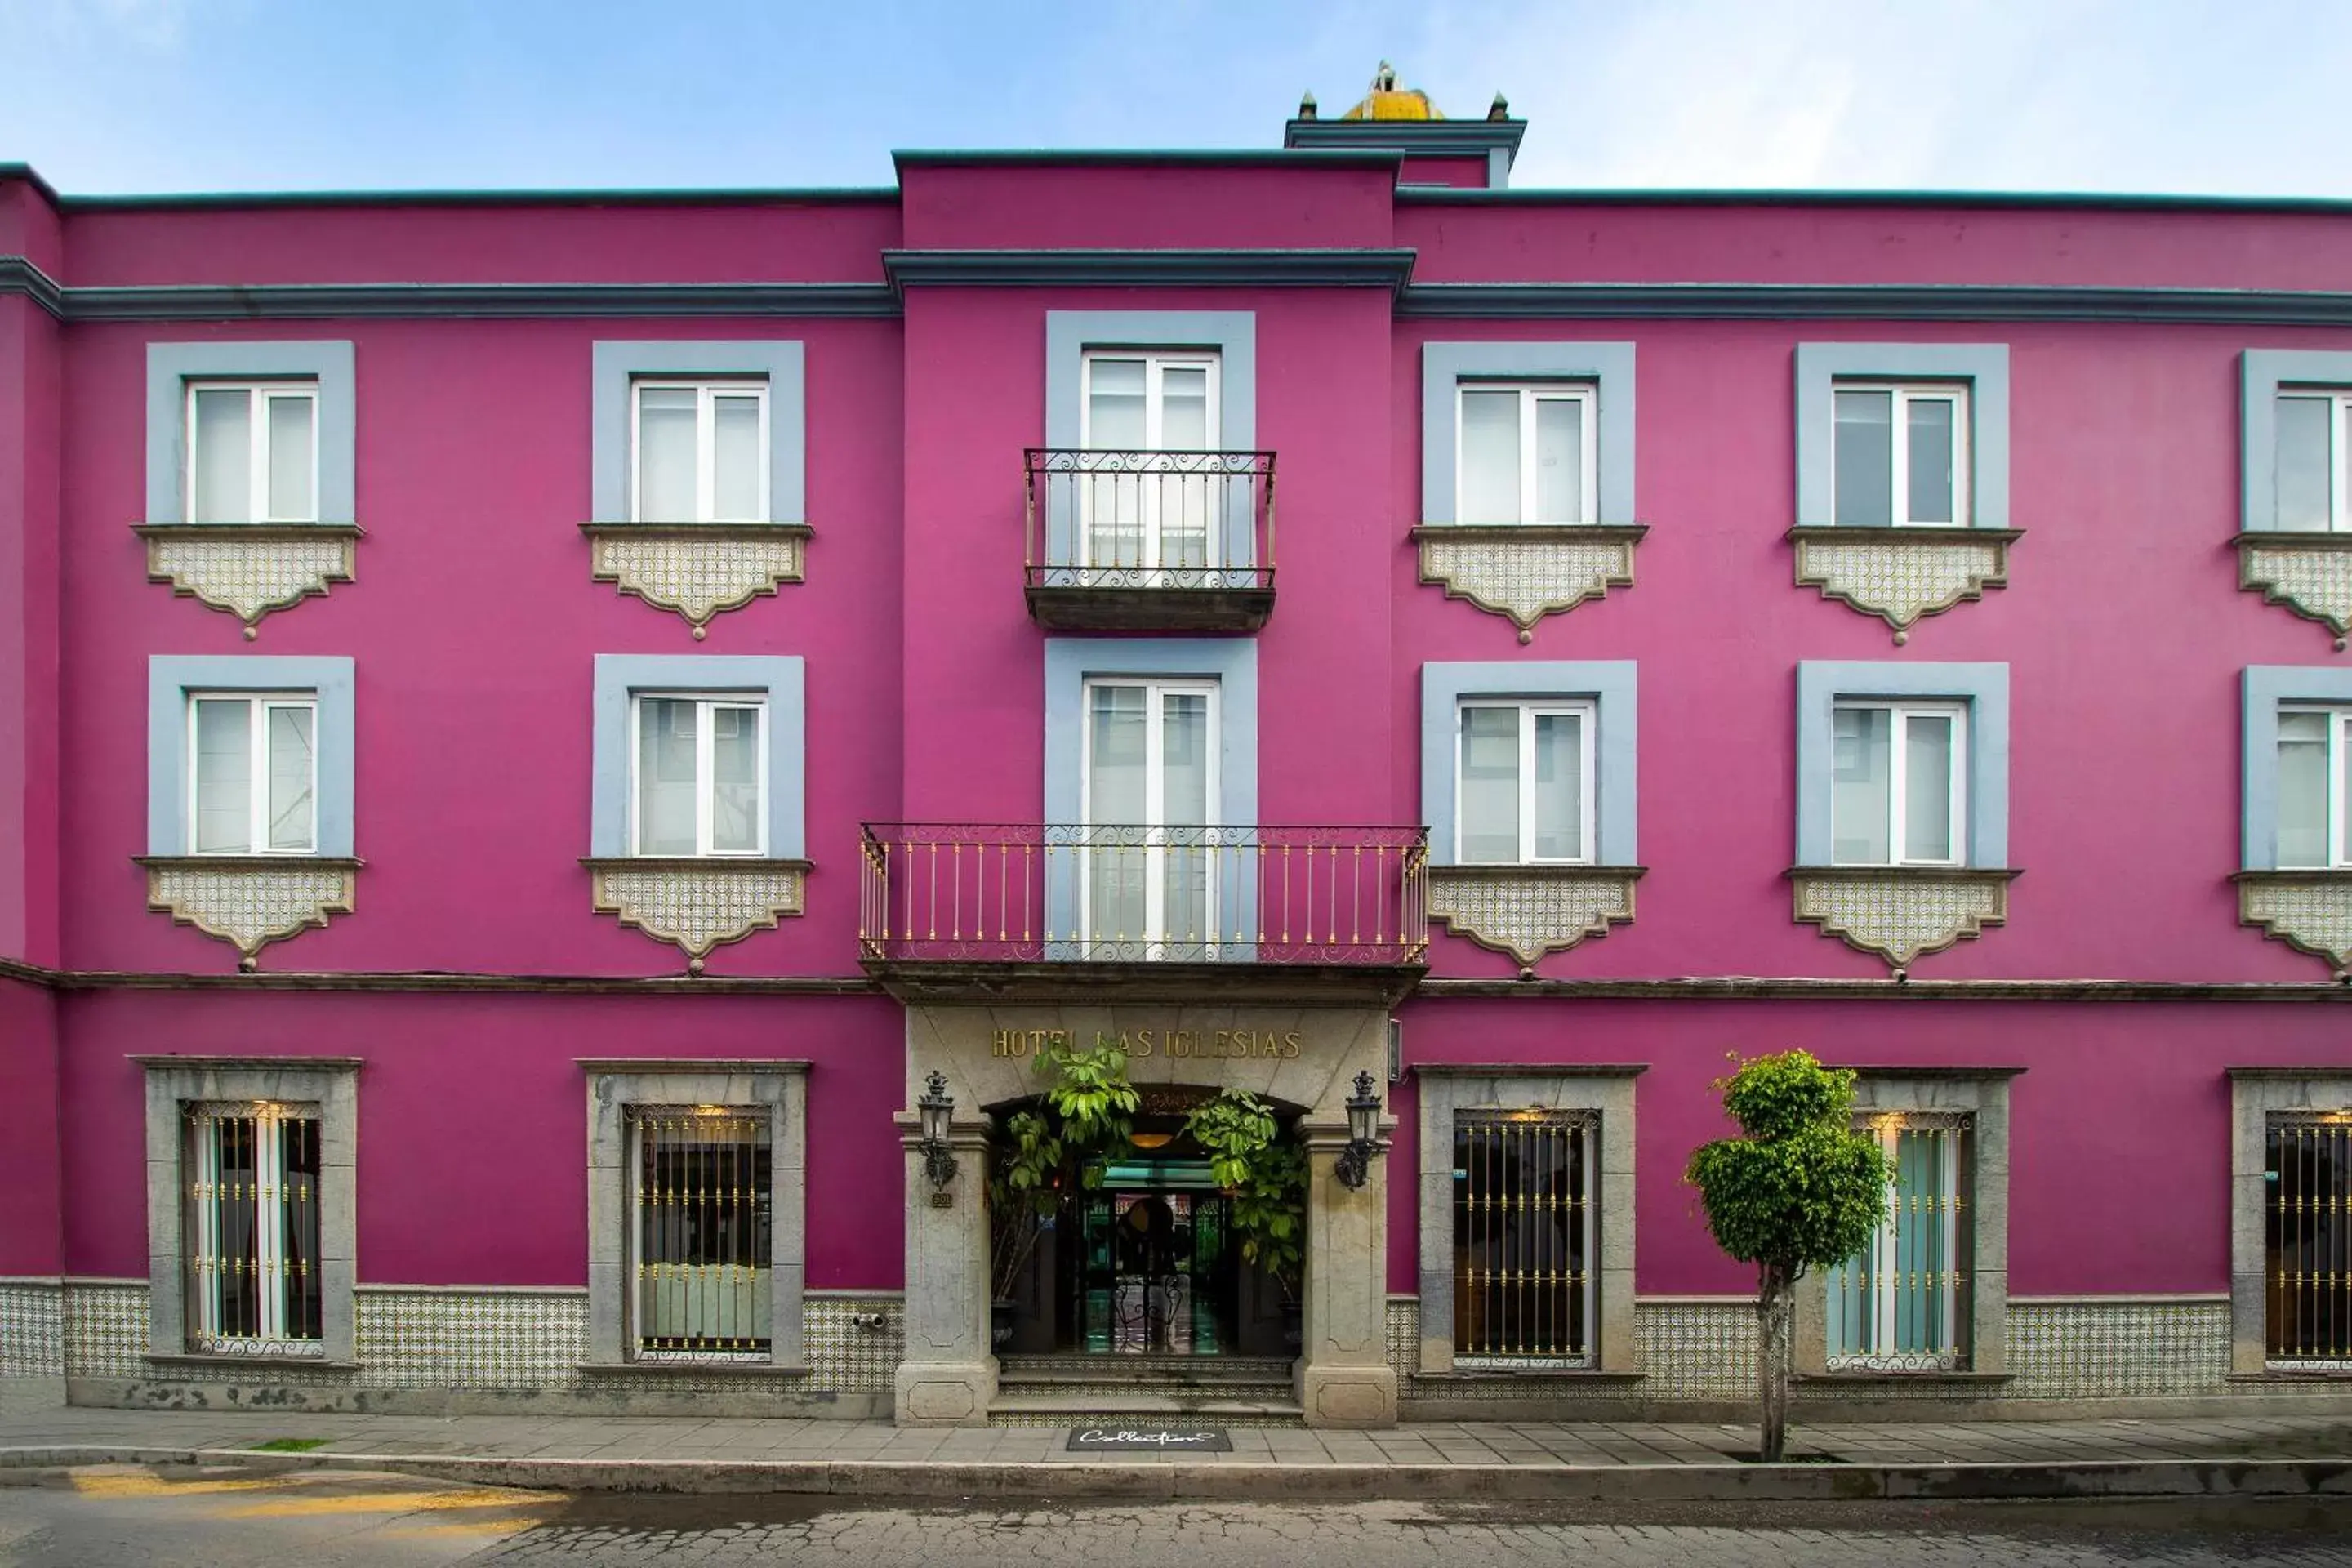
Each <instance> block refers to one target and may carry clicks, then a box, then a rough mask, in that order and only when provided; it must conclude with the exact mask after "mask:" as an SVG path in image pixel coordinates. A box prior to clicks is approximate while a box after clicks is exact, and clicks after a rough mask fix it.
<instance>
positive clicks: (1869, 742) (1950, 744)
mask: <svg viewBox="0 0 2352 1568" xmlns="http://www.w3.org/2000/svg"><path fill="white" fill-rule="evenodd" d="M1834 724H1835V736H1836V742H1835V743H1836V748H1837V756H1836V763H1835V774H1834V783H1833V784H1832V795H1831V819H1832V847H1831V858H1832V861H1833V862H1834V863H1835V864H1838V865H1841V866H1957V865H1959V864H1961V863H1962V862H1964V861H1965V860H1966V859H1967V844H1968V812H1967V808H1966V796H1967V777H1968V767H1967V751H1968V710H1967V708H1966V706H1965V705H1963V704H1958V703H1936V704H1912V703H1863V702H1841V703H1839V704H1838V705H1837V709H1836V712H1835V715H1834Z"/></svg>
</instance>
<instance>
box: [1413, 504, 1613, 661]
mask: <svg viewBox="0 0 2352 1568" xmlns="http://www.w3.org/2000/svg"><path fill="white" fill-rule="evenodd" d="M1649 531H1650V530H1649V525H1648V524H1646V523H1638V522H1636V523H1577V524H1573V525H1550V524H1536V523H1508V524H1486V523H1454V522H1449V523H1425V524H1423V525H1422V526H1421V527H1418V528H1416V529H1414V530H1413V531H1412V538H1413V542H1414V543H1415V544H1416V545H1417V546H1418V547H1419V550H1420V554H1421V580H1422V581H1423V583H1427V584H1431V585H1433V586H1436V587H1442V588H1444V590H1445V596H1446V597H1447V598H1449V599H1466V600H1468V601H1469V602H1470V603H1471V604H1473V605H1477V606H1478V608H1480V609H1482V610H1486V611H1487V612H1489V613H1490V614H1493V615H1497V616H1505V617H1507V618H1508V619H1509V620H1510V621H1511V622H1513V623H1514V624H1515V625H1517V627H1518V628H1519V641H1521V642H1523V643H1528V642H1533V641H1534V640H1535V635H1536V634H1535V628H1536V623H1537V622H1538V621H1540V620H1542V619H1543V618H1544V617H1545V616H1557V615H1564V614H1565V613H1567V612H1568V611H1570V610H1572V609H1574V608H1576V606H1577V605H1580V604H1582V603H1584V601H1585V600H1587V599H1598V598H1600V597H1601V596H1602V595H1606V594H1607V593H1608V592H1609V590H1610V589H1612V588H1630V587H1632V586H1633V547H1634V546H1635V545H1637V544H1639V543H1640V542H1642V538H1643V535H1644V534H1646V533H1648V532H1649Z"/></svg>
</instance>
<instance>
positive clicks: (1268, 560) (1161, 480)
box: [1023, 447, 1274, 632]
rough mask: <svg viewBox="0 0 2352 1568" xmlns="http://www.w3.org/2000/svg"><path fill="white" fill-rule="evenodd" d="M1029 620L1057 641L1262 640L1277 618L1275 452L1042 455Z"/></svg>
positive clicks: (1032, 504) (1033, 514)
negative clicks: (1060, 634) (1155, 635)
mask: <svg viewBox="0 0 2352 1568" xmlns="http://www.w3.org/2000/svg"><path fill="white" fill-rule="evenodd" d="M1023 467H1024V477H1025V482H1026V489H1027V504H1026V508H1025V511H1026V521H1025V531H1026V536H1025V544H1024V552H1023V560H1024V574H1025V579H1026V589H1027V596H1028V601H1029V614H1030V616H1032V617H1033V618H1034V620H1035V621H1036V623H1037V624H1038V625H1039V626H1044V627H1045V628H1047V629H1048V630H1051V631H1074V632H1144V631H1157V632H1254V631H1256V630H1257V629H1258V628H1259V627H1261V626H1265V623H1266V617H1267V616H1271V615H1272V614H1273V613H1274V454H1273V453H1271V452H1152V451H1131V452H1111V451H1077V450H1067V449H1060V448H1055V449H1043V448H1037V447H1032V448H1030V449H1029V451H1028V452H1027V454H1026V455H1025V458H1024V464H1023Z"/></svg>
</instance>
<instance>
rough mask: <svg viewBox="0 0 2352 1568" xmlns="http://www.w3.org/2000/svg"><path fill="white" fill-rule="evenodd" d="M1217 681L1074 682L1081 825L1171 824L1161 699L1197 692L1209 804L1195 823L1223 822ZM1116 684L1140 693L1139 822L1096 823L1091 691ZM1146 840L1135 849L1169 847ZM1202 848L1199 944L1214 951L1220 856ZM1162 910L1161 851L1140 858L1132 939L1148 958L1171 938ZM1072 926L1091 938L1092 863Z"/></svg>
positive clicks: (1164, 877) (1081, 881)
mask: <svg viewBox="0 0 2352 1568" xmlns="http://www.w3.org/2000/svg"><path fill="white" fill-rule="evenodd" d="M1218 685H1219V683H1218V682H1217V681H1214V680H1204V679H1157V678H1153V677H1147V676H1102V677H1094V676H1089V677H1087V679H1085V680H1083V681H1081V682H1080V683H1079V687H1078V813H1079V816H1080V818H1081V823H1080V826H1083V827H1087V828H1094V827H1129V826H1134V827H1141V828H1145V829H1147V830H1152V829H1165V828H1167V827H1169V826H1171V824H1170V823H1169V822H1168V820H1167V816H1168V795H1167V790H1168V767H1167V759H1168V744H1167V722H1168V721H1167V709H1166V706H1165V703H1164V701H1163V699H1165V698H1167V697H1170V696H1174V695H1178V694H1182V693H1198V694H1201V695H1202V696H1205V697H1206V698H1207V700H1208V702H1207V712H1206V728H1207V731H1208V743H1209V752H1208V758H1207V761H1208V775H1209V776H1208V780H1207V808H1206V810H1205V811H1204V812H1203V813H1202V816H1204V817H1205V819H1206V820H1204V821H1203V822H1202V823H1200V824H1199V825H1198V826H1201V827H1204V828H1214V827H1218V826H1223V824H1222V823H1221V822H1220V821H1219V816H1220V814H1219V811H1218V805H1219V798H1220V791H1221V790H1222V788H1223V778H1222V777H1221V776H1220V774H1221V767H1220V763H1221V760H1222V759H1221V756H1220V753H1221V752H1223V737H1224V731H1223V723H1224V713H1223V707H1222V706H1221V701H1220V696H1221V694H1220V692H1219V690H1218ZM1119 687H1132V688H1135V689H1139V690H1141V691H1142V692H1143V693H1144V705H1143V715H1144V742H1143V750H1144V766H1143V816H1144V820H1143V821H1142V822H1140V823H1121V822H1098V821H1097V820H1096V818H1095V726H1094V710H1095V708H1094V702H1095V693H1096V691H1097V690H1104V689H1113V688H1119ZM1181 826H1184V827H1187V828H1190V827H1192V826H1195V825H1194V824H1192V823H1184V824H1181ZM1086 837H1087V840H1088V844H1087V850H1088V853H1089V854H1091V851H1092V849H1093V845H1092V843H1091V839H1092V835H1091V834H1088V835H1087V836H1086ZM1145 837H1146V842H1145V843H1144V844H1143V845H1141V846H1139V847H1141V848H1145V849H1151V848H1161V849H1164V848H1166V847H1168V846H1167V845H1166V844H1164V843H1161V842H1158V841H1156V840H1154V838H1153V835H1152V833H1151V832H1150V831H1147V832H1146V835H1145ZM1202 854H1204V855H1206V856H1207V857H1208V866H1209V877H1208V889H1207V900H1208V917H1209V926H1210V930H1209V931H1208V932H1207V933H1206V939H1205V941H1204V942H1202V943H1201V944H1199V945H1202V946H1204V947H1206V948H1207V949H1208V950H1209V952H1212V953H1213V952H1215V951H1216V948H1217V932H1216V927H1217V924H1218V918H1217V917H1218V911H1219V910H1220V908H1221V905H1220V904H1219V902H1218V892H1219V887H1218V868H1219V861H1220V860H1221V859H1222V858H1223V857H1222V856H1220V855H1219V854H1218V853H1217V851H1216V850H1215V848H1213V847H1208V846H1203V847H1202ZM1167 910H1168V858H1167V857H1166V856H1165V855H1164V854H1157V855H1150V856H1148V857H1147V858H1146V859H1145V861H1144V890H1143V911H1144V930H1143V931H1141V932H1139V933H1138V937H1137V940H1138V941H1139V942H1145V943H1148V944H1149V947H1148V950H1147V951H1148V953H1149V956H1150V957H1153V958H1158V957H1160V956H1161V955H1162V953H1163V952H1164V950H1165V948H1166V946H1167V945H1168V944H1169V942H1170V938H1169V935H1168V932H1167V931H1164V930H1162V929H1161V927H1162V926H1163V925H1164V923H1165V921H1166V920H1167ZM1078 931H1079V932H1080V933H1081V935H1082V936H1083V937H1084V938H1085V939H1086V940H1087V941H1092V940H1093V939H1094V934H1095V922H1094V876H1093V867H1092V865H1091V864H1090V863H1087V862H1084V861H1082V863H1081V865H1080V868H1079V873H1078ZM1184 945H1187V946H1190V945H1193V944H1191V943H1187V944H1184Z"/></svg>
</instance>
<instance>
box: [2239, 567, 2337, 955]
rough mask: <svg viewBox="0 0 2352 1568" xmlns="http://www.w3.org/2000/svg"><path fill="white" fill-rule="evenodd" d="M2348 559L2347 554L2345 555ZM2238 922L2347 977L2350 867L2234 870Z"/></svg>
mask: <svg viewBox="0 0 2352 1568" xmlns="http://www.w3.org/2000/svg"><path fill="white" fill-rule="evenodd" d="M2347 559H2352V557H2347ZM2231 881H2233V882H2235V883H2237V884H2238V923H2239V924H2240V925H2249V926H2260V927H2262V928H2263V934H2264V935H2265V936H2268V937H2269V938H2271V939H2272V940H2273V942H2284V943H2286V944H2287V945H2288V946H2289V947H2292V948H2294V950H2295V951H2296V952H2307V953H2309V954H2311V955H2312V956H2313V957H2314V958H2324V959H2326V961H2327V962H2328V963H2330V964H2332V965H2334V966H2335V970H2336V975H2337V976H2338V977H2339V978H2352V871H2240V872H2238V873H2237V874H2236V875H2234V876H2233V877H2231Z"/></svg>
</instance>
